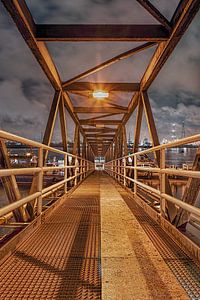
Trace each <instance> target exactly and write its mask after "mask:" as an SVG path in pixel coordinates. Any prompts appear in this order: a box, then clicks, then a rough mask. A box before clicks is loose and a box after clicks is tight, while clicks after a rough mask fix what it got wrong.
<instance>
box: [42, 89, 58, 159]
mask: <svg viewBox="0 0 200 300" xmlns="http://www.w3.org/2000/svg"><path fill="white" fill-rule="evenodd" d="M60 98H61V92H58V91H56V92H55V95H54V98H53V102H52V105H51V109H50V113H49V117H48V121H47V125H46V129H45V133H44V137H43V144H45V145H48V146H49V145H50V143H51V139H52V135H53V130H54V126H55V121H56V117H57V113H58V108H59V103H60ZM45 156H46V155H45Z"/></svg>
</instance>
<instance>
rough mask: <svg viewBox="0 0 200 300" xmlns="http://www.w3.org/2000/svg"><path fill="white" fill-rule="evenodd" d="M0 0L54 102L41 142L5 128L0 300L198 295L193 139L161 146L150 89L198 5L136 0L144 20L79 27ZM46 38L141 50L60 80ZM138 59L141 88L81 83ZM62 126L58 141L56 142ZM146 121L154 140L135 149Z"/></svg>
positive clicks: (199, 153)
mask: <svg viewBox="0 0 200 300" xmlns="http://www.w3.org/2000/svg"><path fill="white" fill-rule="evenodd" d="M1 2H2V3H3V6H4V7H5V9H6V13H8V18H9V17H11V19H12V20H13V21H14V23H15V25H16V27H17V29H18V31H19V34H21V37H22V38H23V39H24V41H25V43H26V45H27V46H28V48H29V50H30V52H31V54H32V55H33V57H34V59H36V61H37V62H38V65H39V66H40V67H41V69H42V71H43V72H44V74H45V75H46V77H47V79H48V81H49V83H50V85H51V88H53V90H54V97H53V101H52V103H51V105H49V116H48V120H47V124H46V128H45V129H44V136H43V141H42V143H39V142H36V141H32V140H30V139H26V138H24V137H21V136H18V135H14V134H12V133H9V132H6V131H3V130H0V179H1V185H0V197H1V198H0V265H1V266H0V267H1V269H0V270H1V272H0V279H1V280H0V299H7V300H8V299H12V300H13V299H16V300H18V299H24V300H25V299H27V300H29V299H66V300H70V299H71V300H73V299H77V300H78V299H103V300H110V299H111V300H129V299H130V300H133V299H134V300H139V299H142V300H144V299H152V300H155V299H158V300H159V299H160V300H161V299H162V300H163V299H167V300H168V299H177V300H180V299H181V300H184V299H191V300H199V299H200V247H199V245H200V208H199V207H200V202H199V201H200V199H199V190H200V147H199V145H200V134H196V135H193V136H189V137H185V134H183V136H182V138H181V139H179V140H177V139H174V138H173V139H172V141H171V142H169V143H167V144H161V143H160V141H159V136H158V132H157V127H156V123H155V121H154V116H153V111H152V109H151V101H150V99H149V88H150V87H151V85H152V83H153V82H154V80H155V78H156V77H157V76H158V74H159V72H160V70H161V69H162V67H163V65H164V64H165V62H166V61H167V59H168V58H169V57H170V55H171V54H172V52H173V50H174V48H175V47H176V46H177V44H178V43H179V41H180V39H181V38H182V36H183V35H184V33H185V31H186V30H187V28H188V26H189V25H190V23H191V22H192V20H193V18H194V17H195V15H196V14H197V12H198V11H199V8H200V1H199V0H181V1H179V3H178V6H177V7H176V8H175V11H174V14H173V16H172V18H171V20H168V19H167V18H166V17H165V16H164V15H163V14H162V13H161V12H160V11H159V10H158V9H157V8H156V7H155V6H154V5H153V4H152V3H151V1H143V0H137V1H135V2H138V3H137V5H139V7H140V9H141V10H144V12H145V14H146V15H145V16H147V14H150V16H151V18H152V23H151V24H141V23H140V24H130V20H128V24H75V25H72V24H46V20H45V24H43V23H42V24H38V23H36V21H35V19H34V17H35V15H34V17H33V16H32V14H31V11H30V8H31V7H32V6H31V5H33V4H31V2H32V1H27V3H28V5H27V3H26V1H24V0H20V1H19V0H2V1H1ZM55 2H56V1H55ZM61 2H62V1H61ZM61 2H59V1H57V2H56V5H61V4H60V3H61ZM94 2H95V1H94ZM96 2H98V3H100V2H101V1H96ZM102 2H105V3H106V1H102ZM154 2H155V1H154ZM168 2H169V4H168V5H171V2H174V1H171V2H170V1H168ZM34 5H35V4H34ZM173 5H174V3H173ZM29 6H30V7H29ZM41 6H42V1H41ZM55 7H56V6H55ZM51 9H52V10H54V5H51ZM38 11H40V7H39V8H38ZM55 11H56V9H55ZM36 12H37V10H36V9H35V7H34V14H35V13H36ZM80 13H81V12H80ZM122 14H123V12H122ZM41 15H42V14H41ZM113 15H114V13H113ZM124 17H126V16H124ZM143 20H145V21H146V17H145V18H143ZM13 34H18V32H17V33H16V32H15V33H14V31H13ZM8 38H9V37H8ZM11 38H12V37H11ZM53 42H57V43H59V42H62V43H60V44H59V45H60V47H61V44H62V45H63V43H65V42H67V43H68V44H67V46H69V44H70V43H74V42H78V43H79V45H80V44H81V42H92V43H98V42H111V43H115V42H118V44H119V43H120V42H126V43H128V42H131V45H132V44H134V43H136V44H135V46H134V47H133V46H131V47H133V48H130V49H129V50H127V51H125V52H122V53H119V54H118V55H116V56H114V57H110V58H109V59H107V60H105V61H102V62H101V63H100V64H98V65H96V66H94V67H92V68H90V69H88V70H87V69H86V70H85V71H84V72H81V73H80V74H77V75H76V76H74V77H72V78H62V79H61V76H60V74H59V72H58V69H57V66H56V64H55V62H54V59H53V57H52V56H51V54H50V51H49V49H50V47H49V44H50V43H53ZM115 45H116V44H115ZM3 46H4V45H3V43H2V47H3ZM189 46H190V47H192V45H189ZM48 47H49V48H48ZM113 47H114V45H113ZM97 48H98V47H97ZM97 48H96V49H97ZM116 48H117V45H116ZM116 48H115V47H114V49H116ZM71 49H73V48H71ZM80 49H81V50H82V48H81V46H80ZM63 53H64V52H63ZM141 53H144V56H142V60H143V58H144V57H145V58H147V60H148V59H149V61H148V62H147V65H146V69H145V71H144V73H143V76H142V77H141V78H139V79H138V80H137V82H122V79H124V78H125V77H124V78H123V76H124V73H123V70H122V69H120V72H119V73H120V76H119V82H116V81H114V82H104V81H103V82H102V81H98V80H97V78H99V77H92V78H94V81H89V82H88V81H81V80H82V79H85V78H87V77H88V76H91V75H93V74H95V75H96V73H97V72H98V71H102V70H103V69H106V68H108V67H109V66H111V65H113V64H115V63H117V62H119V61H121V60H123V59H124V60H125V59H127V58H131V57H132V56H135V57H136V56H139V55H140V54H141ZM152 53H153V55H152ZM97 56H98V55H96V58H97ZM16 59H17V58H16V57H14V60H16ZM66 59H68V57H66ZM14 62H15V61H14ZM134 62H135V61H133V72H134V70H136V67H135V66H134ZM21 63H22V64H23V63H24V62H23V61H22V62H21ZM10 65H12V62H10ZM77 65H78V63H77ZM63 68H64V66H63ZM22 70H23V68H22ZM139 71H141V70H139ZM124 72H125V73H126V70H124ZM185 72H187V70H185ZM139 73H141V72H139ZM114 75H116V74H114ZM126 75H127V74H126ZM140 75H141V74H140ZM90 78H91V77H90ZM114 78H115V80H116V77H114ZM120 80H121V81H120ZM34 90H35V89H34ZM5 93H6V91H5ZM130 93H131V97H130V99H128V98H129V96H130ZM35 97H36V98H37V97H38V98H37V100H40V97H41V95H35ZM36 98H35V99H36ZM3 100H4V99H2V101H3ZM10 107H11V109H12V105H11V106H10ZM46 108H48V105H47V106H46ZM133 114H135V116H134V118H131V117H132V116H133ZM157 117H158V121H159V120H160V118H159V116H157ZM57 119H59V121H60V123H59V122H58V123H59V124H60V136H61V140H62V145H61V147H60V146H59V147H51V146H52V136H53V134H54V133H55V124H57V123H56V120H57ZM133 120H134V121H135V124H132V123H131V122H132V121H133ZM144 120H146V123H145V124H146V125H147V129H148V134H149V137H150V143H148V145H143V146H144V147H143V148H142V149H141V145H140V138H141V137H140V133H141V128H143V127H142V125H143V121H144ZM128 122H129V124H128ZM168 123H169V121H168V120H166V124H167V125H168ZM69 124H70V126H69V127H70V130H68V127H67V125H69ZM71 124H73V125H74V135H73V138H72V139H71V140H70V139H69V132H70V131H71V129H72V128H71V126H72V125H71ZM158 126H159V124H158ZM127 127H129V128H131V133H134V134H132V135H133V136H134V137H133V143H132V145H130V143H127ZM20 134H22V133H20ZM13 149H14V150H13ZM188 152H191V153H192V156H191V159H190V161H188V159H187V156H186V154H187V153H188ZM177 156H178V157H179V161H178V162H177V161H176V159H175V158H176V157H177ZM54 158H55V159H54ZM95 160H97V161H98V162H99V164H98V163H97V165H98V166H99V170H95ZM174 162H175V163H174ZM101 169H103V171H101ZM2 195H3V197H2Z"/></svg>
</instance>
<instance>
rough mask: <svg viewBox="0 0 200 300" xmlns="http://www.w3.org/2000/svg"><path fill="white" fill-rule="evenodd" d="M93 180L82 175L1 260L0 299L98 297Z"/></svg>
mask: <svg viewBox="0 0 200 300" xmlns="http://www.w3.org/2000/svg"><path fill="white" fill-rule="evenodd" d="M94 180H95V178H94V177H90V178H88V179H87V182H86V183H83V184H82V185H81V186H80V187H79V188H78V192H77V191H75V192H74V193H73V195H72V196H71V197H70V198H69V199H67V201H66V202H65V203H64V204H62V205H61V206H59V207H58V208H57V209H56V210H55V211H54V212H53V213H52V214H51V216H49V217H48V218H47V219H46V220H45V223H44V224H42V225H41V226H40V227H39V228H38V229H37V231H36V232H35V233H34V234H33V235H32V236H31V237H30V238H29V239H28V240H26V241H25V242H24V243H23V244H22V245H21V246H20V247H19V248H18V249H17V251H16V252H15V253H14V254H13V255H11V256H10V257H9V258H8V259H7V261H6V262H5V263H4V264H3V265H2V266H1V273H0V299H12V300H13V299H17V300H18V299H23V300H25V299H27V300H29V299H65V300H66V299H67V300H68V299H69V300H70V299H77V300H78V299H101V265H100V206H99V186H98V183H97V184H95V183H94ZM88 184H89V185H90V193H87V194H88V196H87V198H85V188H86V189H87V185H88Z"/></svg>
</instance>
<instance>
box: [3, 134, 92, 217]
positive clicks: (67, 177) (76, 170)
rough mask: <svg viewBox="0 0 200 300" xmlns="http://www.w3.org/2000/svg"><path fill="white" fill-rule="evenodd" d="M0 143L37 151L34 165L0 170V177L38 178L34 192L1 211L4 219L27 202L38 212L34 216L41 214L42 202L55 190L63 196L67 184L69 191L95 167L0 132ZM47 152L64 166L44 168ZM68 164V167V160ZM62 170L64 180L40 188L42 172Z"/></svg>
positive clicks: (60, 151) (68, 155) (69, 154)
mask: <svg viewBox="0 0 200 300" xmlns="http://www.w3.org/2000/svg"><path fill="white" fill-rule="evenodd" d="M0 140H3V141H4V142H5V141H14V142H17V143H20V144H23V145H26V146H28V147H34V148H35V149H37V155H38V159H37V166H35V167H26V168H9V169H0V178H2V177H8V176H13V175H14V176H15V175H37V190H36V191H35V192H34V193H32V194H31V195H28V196H26V197H23V198H21V199H19V200H17V201H15V202H13V203H10V204H8V205H6V206H4V207H1V208H0V217H3V216H5V215H7V214H9V213H10V212H13V211H14V210H16V209H18V208H20V207H22V206H24V205H26V204H27V203H29V202H31V201H33V200H35V201H36V208H37V212H36V215H40V214H41V213H42V206H43V199H44V198H46V197H47V196H49V195H51V194H53V193H54V192H56V191H57V190H59V189H61V188H63V194H64V193H67V191H68V188H69V186H68V183H69V182H70V188H72V187H75V186H76V185H77V184H78V183H79V182H81V181H82V180H83V179H85V177H86V176H88V175H89V174H90V173H91V172H92V171H93V170H94V164H93V163H92V162H91V161H88V160H86V159H84V158H82V157H79V156H76V155H73V154H71V153H67V152H64V151H62V150H59V149H56V148H53V147H50V146H47V145H44V144H41V143H38V142H35V141H32V140H29V139H26V138H23V137H20V136H17V135H14V134H11V133H8V132H5V131H1V130H0ZM45 151H49V152H51V153H55V154H59V155H62V157H63V160H64V164H63V166H46V165H45V161H44V152H45ZM70 160H71V163H70V164H69V161H70ZM56 170H57V171H58V170H63V179H62V180H60V181H59V182H56V183H53V184H51V185H50V186H47V187H44V186H43V177H44V174H45V172H48V171H56Z"/></svg>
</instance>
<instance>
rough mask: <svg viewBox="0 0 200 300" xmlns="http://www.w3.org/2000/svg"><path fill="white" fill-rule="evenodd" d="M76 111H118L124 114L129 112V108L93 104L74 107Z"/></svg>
mask: <svg viewBox="0 0 200 300" xmlns="http://www.w3.org/2000/svg"><path fill="white" fill-rule="evenodd" d="M74 112H75V113H84V114H85V113H97V114H98V113H113V114H115V113H118V114H124V113H127V112H128V109H127V108H123V109H122V108H118V107H112V106H110V107H109V106H96V107H95V106H91V107H74Z"/></svg>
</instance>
